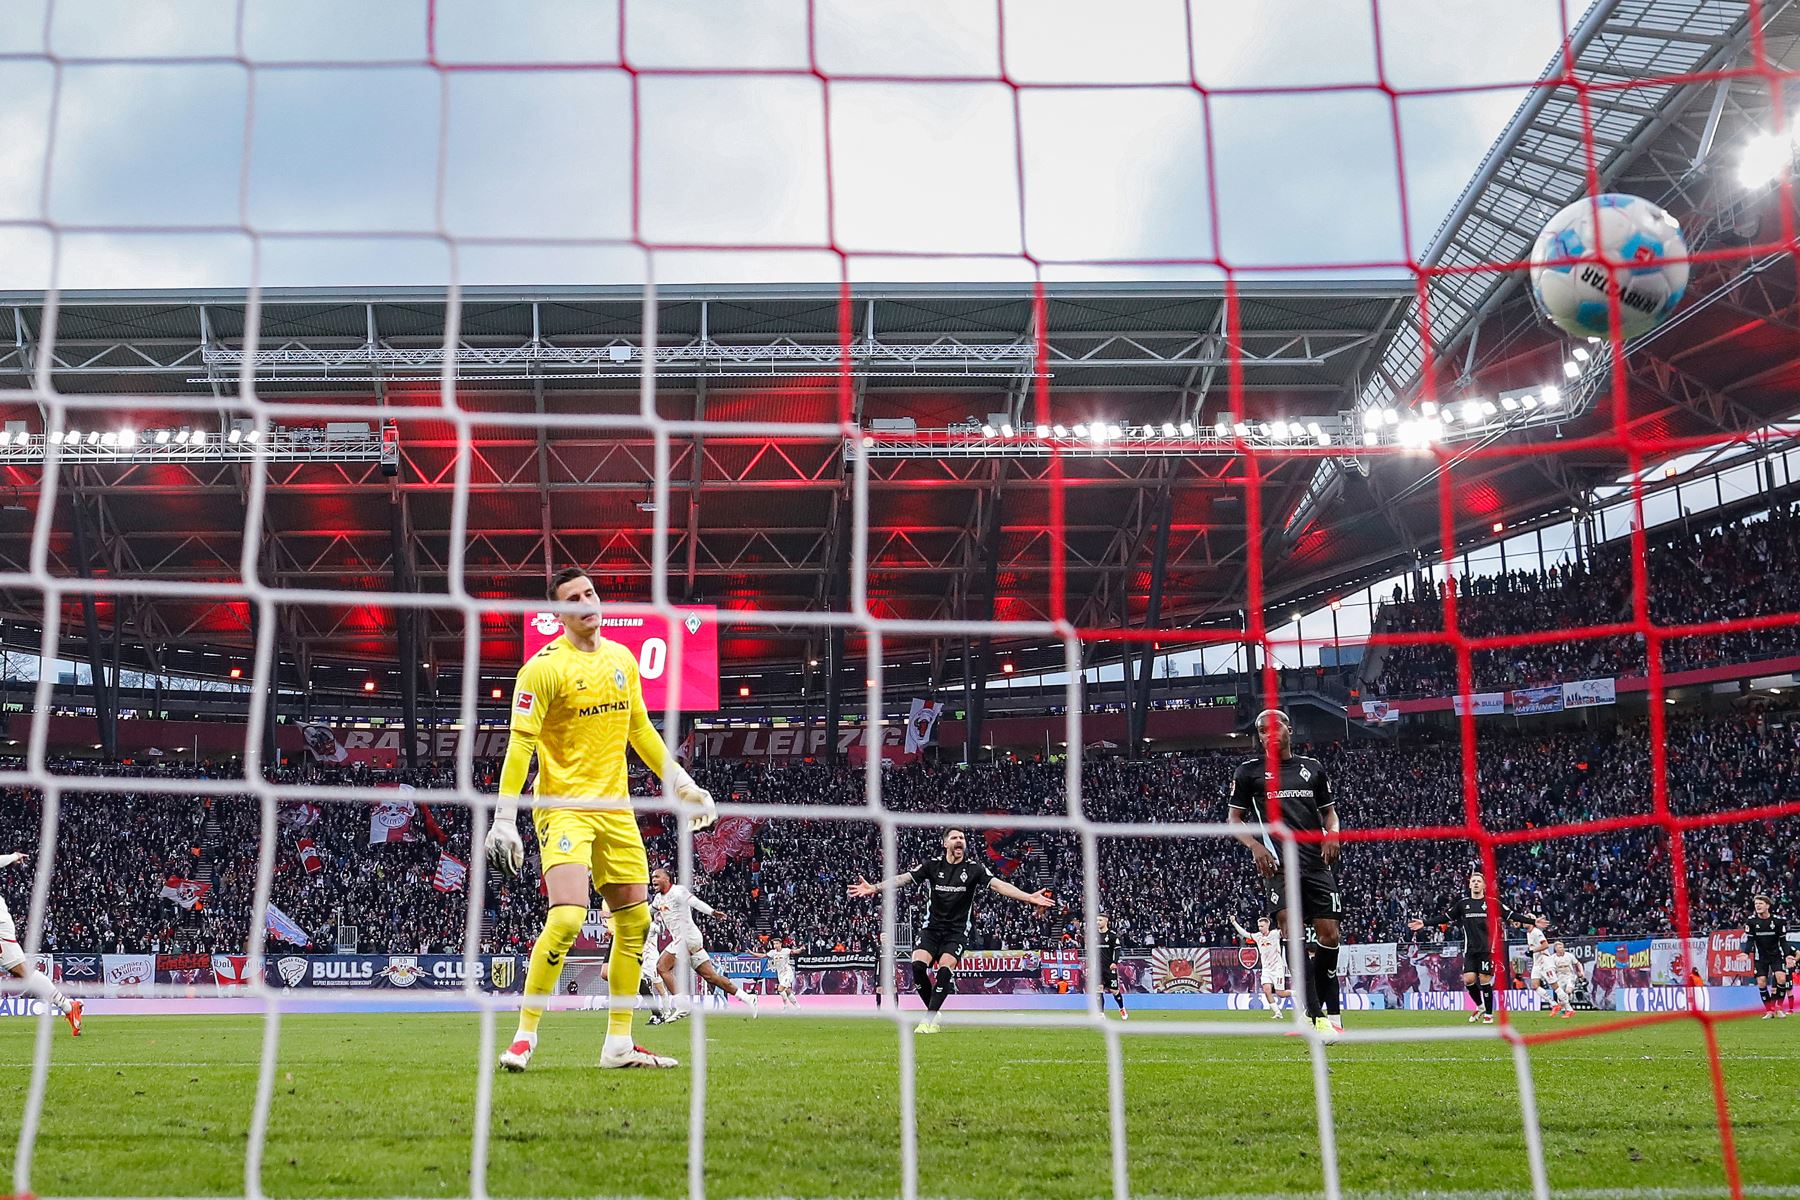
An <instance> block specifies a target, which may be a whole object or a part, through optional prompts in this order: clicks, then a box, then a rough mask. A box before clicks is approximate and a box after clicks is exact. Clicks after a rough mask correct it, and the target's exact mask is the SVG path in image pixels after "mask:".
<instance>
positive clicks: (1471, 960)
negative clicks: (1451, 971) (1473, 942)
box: [1462, 946, 1494, 975]
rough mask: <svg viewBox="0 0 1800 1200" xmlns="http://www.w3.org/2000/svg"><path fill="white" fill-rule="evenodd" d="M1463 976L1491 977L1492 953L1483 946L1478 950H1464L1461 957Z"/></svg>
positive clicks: (1492, 968) (1492, 970)
mask: <svg viewBox="0 0 1800 1200" xmlns="http://www.w3.org/2000/svg"><path fill="white" fill-rule="evenodd" d="M1462 970H1463V974H1464V975H1492V974H1493V973H1494V953H1493V951H1492V950H1491V949H1489V948H1488V947H1486V946H1484V947H1482V948H1481V949H1479V950H1464V951H1463V956H1462Z"/></svg>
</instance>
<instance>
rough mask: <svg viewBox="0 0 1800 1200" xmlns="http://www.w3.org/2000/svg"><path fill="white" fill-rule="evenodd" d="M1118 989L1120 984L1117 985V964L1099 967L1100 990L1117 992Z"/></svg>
mask: <svg viewBox="0 0 1800 1200" xmlns="http://www.w3.org/2000/svg"><path fill="white" fill-rule="evenodd" d="M1119 987H1120V984H1119V966H1118V964H1117V963H1107V964H1106V965H1105V966H1103V967H1101V968H1100V990H1101V991H1103V992H1116V991H1118V990H1119Z"/></svg>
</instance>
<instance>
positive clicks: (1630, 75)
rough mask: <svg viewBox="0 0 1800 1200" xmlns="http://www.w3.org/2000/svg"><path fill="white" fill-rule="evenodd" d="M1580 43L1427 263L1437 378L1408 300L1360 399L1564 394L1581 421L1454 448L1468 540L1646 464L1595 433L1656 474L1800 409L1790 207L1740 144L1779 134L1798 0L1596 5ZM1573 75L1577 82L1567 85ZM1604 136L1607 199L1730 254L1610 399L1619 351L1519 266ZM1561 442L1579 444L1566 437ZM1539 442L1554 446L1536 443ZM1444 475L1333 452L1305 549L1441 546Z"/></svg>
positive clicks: (1691, 292)
mask: <svg viewBox="0 0 1800 1200" xmlns="http://www.w3.org/2000/svg"><path fill="white" fill-rule="evenodd" d="M1754 18H1760V24H1756V23H1754ZM1570 49H1571V51H1572V54H1573V59H1574V67H1573V70H1572V72H1571V71H1569V70H1567V69H1566V68H1565V59H1564V56H1563V55H1562V54H1561V53H1559V54H1558V55H1557V56H1556V57H1555V58H1554V59H1553V60H1552V61H1551V63H1550V65H1549V66H1548V67H1547V68H1546V70H1545V72H1544V76H1543V79H1544V80H1545V81H1546V82H1545V83H1544V84H1543V85H1542V86H1539V87H1538V88H1536V89H1534V90H1533V92H1532V93H1531V95H1530V96H1529V97H1528V98H1527V99H1526V100H1525V102H1524V103H1523V104H1522V105H1521V106H1520V108H1519V110H1518V112H1517V113H1516V114H1515V116H1514V118H1513V120H1512V122H1511V123H1510V125H1509V126H1508V128H1507V129H1506V131H1505V132H1503V133H1502V135H1501V136H1500V138H1499V139H1498V140H1497V141H1496V143H1495V145H1494V147H1493V149H1492V150H1491V151H1490V152H1489V154H1488V157H1487V158H1486V160H1484V162H1483V164H1482V166H1481V168H1480V170H1479V171H1478V172H1477V173H1476V175H1475V177H1474V178H1473V179H1472V180H1471V181H1470V183H1469V185H1468V187H1467V188H1466V189H1465V191H1464V193H1463V196H1462V198H1461V199H1460V200H1459V202H1458V203H1457V205H1456V206H1455V207H1454V209H1453V210H1452V212H1451V214H1450V216H1449V217H1448V218H1447V219H1446V221H1445V222H1444V224H1443V226H1442V227H1441V228H1440V229H1439V231H1438V233H1437V235H1436V237H1435V238H1434V240H1433V241H1432V243H1431V246H1430V249H1429V251H1428V253H1427V254H1426V256H1425V259H1424V261H1425V263H1426V265H1427V267H1428V268H1432V269H1434V270H1435V271H1436V272H1437V273H1433V274H1431V275H1429V276H1428V296H1427V300H1428V304H1429V310H1428V311H1429V316H1430V327H1431V335H1432V342H1433V345H1432V355H1431V369H1430V370H1429V371H1427V370H1425V369H1424V366H1425V361H1426V356H1425V338H1424V336H1423V323H1422V322H1421V320H1420V316H1419V311H1418V306H1417V305H1415V306H1413V307H1412V308H1411V309H1410V310H1409V312H1408V314H1407V316H1406V317H1405V318H1404V319H1403V320H1402V322H1401V327H1400V329H1399V330H1398V331H1397V333H1396V335H1395V337H1394V338H1393V339H1392V341H1390V342H1389V344H1388V348H1387V351H1386V352H1385V354H1384V355H1383V358H1382V362H1381V365H1380V368H1379V369H1378V370H1376V371H1375V372H1373V373H1372V375H1371V378H1370V380H1369V383H1368V386H1367V387H1366V388H1365V390H1364V392H1363V394H1362V395H1361V396H1360V397H1359V400H1358V403H1359V405H1360V406H1361V407H1363V408H1365V409H1380V408H1382V407H1384V406H1394V407H1398V408H1399V409H1401V410H1402V411H1403V412H1404V411H1406V410H1408V409H1416V408H1417V407H1418V406H1419V405H1421V404H1423V403H1424V402H1425V401H1427V400H1430V401H1433V402H1435V403H1440V404H1448V403H1451V402H1458V403H1460V402H1462V401H1465V400H1467V399H1471V398H1483V399H1488V400H1492V399H1494V398H1495V397H1498V396H1501V395H1502V394H1508V393H1514V394H1516V393H1518V392H1522V391H1526V390H1529V389H1541V388H1542V387H1543V386H1545V385H1560V386H1561V388H1562V391H1563V393H1564V394H1565V396H1566V398H1567V399H1568V401H1569V402H1570V403H1569V407H1570V410H1571V412H1572V413H1573V414H1574V419H1571V420H1569V421H1566V422H1564V423H1562V424H1561V425H1560V426H1559V427H1557V428H1556V429H1554V430H1553V429H1551V428H1549V427H1542V428H1540V429H1539V430H1538V431H1536V432H1535V433H1533V434H1529V435H1520V434H1517V433H1514V434H1510V435H1508V441H1509V442H1510V444H1512V445H1515V446H1523V447H1524V448H1525V450H1526V451H1528V452H1527V453H1522V454H1519V455H1517V456H1514V457H1492V456H1486V457H1484V456H1483V455H1484V452H1488V451H1489V449H1490V447H1491V446H1492V445H1494V444H1495V442H1496V441H1497V440H1498V439H1491V440H1485V441H1479V442H1466V443H1463V444H1461V445H1459V446H1458V447H1456V453H1455V454H1454V455H1452V456H1451V457H1450V458H1449V460H1448V466H1449V472H1450V473H1449V476H1448V478H1449V479H1450V481H1451V495H1452V508H1453V523H1454V524H1455V526H1456V528H1457V531H1458V533H1459V535H1460V534H1462V533H1464V532H1474V531H1479V530H1481V529H1483V528H1484V527H1490V526H1491V523H1492V522H1504V523H1505V524H1506V525H1508V526H1509V527H1510V526H1513V525H1515V524H1517V523H1518V522H1520V521H1528V520H1531V519H1533V518H1540V517H1544V516H1546V515H1548V514H1552V513H1555V514H1561V515H1566V513H1567V511H1568V510H1569V509H1571V508H1575V509H1582V508H1585V507H1586V506H1587V505H1588V503H1589V498H1590V496H1591V495H1592V494H1593V493H1594V491H1595V490H1596V489H1599V488H1604V487H1606V486H1608V485H1612V484H1614V483H1616V482H1617V481H1618V480H1619V479H1620V478H1621V477H1622V476H1624V475H1626V474H1627V473H1628V472H1629V471H1630V470H1631V469H1632V467H1633V463H1632V460H1631V458H1630V457H1629V454H1628V452H1627V450H1626V449H1625V448H1624V446H1623V445H1614V446H1609V445H1602V444H1596V441H1597V440H1599V439H1607V438H1611V437H1614V436H1615V435H1627V434H1628V435H1630V436H1632V437H1634V438H1637V439H1642V440H1643V441H1644V442H1646V443H1649V444H1648V445H1646V446H1644V447H1643V448H1642V451H1641V452H1642V454H1643V458H1642V460H1641V461H1640V462H1639V463H1638V464H1637V465H1638V466H1639V467H1640V468H1641V467H1644V466H1653V465H1655V464H1656V463H1658V462H1659V461H1660V460H1662V459H1665V458H1671V457H1675V456H1676V454H1677V452H1679V451H1681V450H1692V449H1694V448H1696V446H1697V445H1698V444H1702V443H1705V442H1707V441H1709V440H1716V441H1728V440H1730V439H1740V440H1741V439H1742V438H1744V437H1745V435H1747V434H1751V433H1753V432H1754V431H1757V430H1760V429H1763V428H1765V427H1766V426H1768V425H1770V424H1771V423H1773V422H1784V421H1788V420H1789V419H1790V418H1793V417H1794V416H1796V409H1797V408H1800V404H1797V403H1796V402H1795V400H1794V399H1793V397H1794V394H1795V392H1794V387H1793V385H1794V383H1795V382H1800V368H1796V366H1795V362H1796V359H1795V351H1796V350H1797V349H1800V344H1797V342H1796V337H1795V334H1796V333H1800V325H1797V324H1796V322H1795V320H1794V317H1793V311H1794V307H1795V301H1796V289H1795V284H1794V260H1793V256H1792V254H1791V253H1790V252H1789V250H1788V248H1787V247H1785V246H1783V245H1781V244H1780V239H1781V237H1782V233H1781V230H1782V228H1783V220H1782V213H1781V205H1782V203H1783V200H1784V199H1786V198H1787V197H1784V195H1783V193H1782V192H1781V191H1780V190H1778V189H1777V188H1776V187H1775V186H1774V183H1773V176H1774V174H1775V172H1771V173H1770V175H1771V178H1770V182H1769V183H1767V184H1766V185H1761V186H1757V187H1750V188H1746V187H1745V186H1744V185H1743V183H1742V182H1741V181H1740V178H1739V170H1738V168H1739V163H1740V160H1741V154H1742V151H1743V148H1744V147H1745V145H1746V144H1747V143H1748V142H1750V141H1751V139H1753V138H1755V137H1756V136H1758V135H1760V134H1763V133H1766V132H1767V131H1769V130H1771V129H1772V128H1773V122H1774V116H1773V113H1772V111H1771V106H1770V99H1769V97H1770V80H1771V78H1772V77H1773V76H1776V75H1778V74H1782V73H1788V72H1793V71H1795V70H1796V69H1800V6H1797V5H1796V4H1795V3H1794V2H1793V0H1770V2H1767V3H1761V4H1752V3H1749V2H1748V0H1600V2H1598V3H1596V4H1594V5H1592V6H1591V7H1590V9H1589V10H1588V12H1587V14H1586V15H1585V16H1584V17H1583V19H1582V21H1581V22H1580V24H1579V26H1578V27H1577V28H1576V29H1575V30H1574V31H1573V32H1572V33H1571V39H1570ZM1571 74H1572V75H1573V77H1574V78H1576V79H1578V80H1579V81H1580V82H1581V84H1582V85H1583V86H1582V87H1581V88H1579V89H1578V88H1576V87H1573V86H1571V85H1570V84H1569V83H1568V82H1566V80H1567V78H1568V77H1569V76H1570V75H1571ZM1680 76H1688V77H1690V78H1687V79H1679V78H1677V77H1680ZM1557 80H1564V82H1555V81H1557ZM1786 123H1787V124H1788V126H1789V128H1792V121H1791V119H1789V120H1788V121H1787V122H1786ZM1590 134H1591V143H1592V147H1593V150H1592V160H1591V162H1592V168H1593V172H1594V175H1593V178H1594V180H1595V182H1596V183H1597V185H1598V187H1599V188H1600V189H1601V190H1605V191H1620V192H1628V193H1631V194H1634V195H1640V196H1644V197H1647V198H1649V199H1652V200H1655V201H1657V202H1658V203H1660V204H1662V205H1663V206H1664V207H1666V208H1667V209H1668V210H1669V211H1670V212H1671V213H1673V214H1674V215H1675V216H1676V217H1677V218H1678V219H1679V220H1680V221H1681V223H1682V227H1683V230H1684V232H1685V234H1686V236H1687V239H1688V242H1689V246H1690V249H1691V250H1692V251H1693V252H1695V253H1697V254H1707V255H1715V254H1716V255H1719V256H1720V257H1718V258H1716V259H1709V260H1707V261H1702V262H1698V263H1696V264H1694V271H1693V278H1692V280H1691V281H1690V284H1689V288H1688V299H1687V301H1686V303H1685V305H1684V306H1683V309H1682V310H1681V312H1679V313H1678V314H1677V315H1676V317H1675V318H1674V319H1673V320H1671V321H1670V322H1669V323H1668V324H1667V325H1665V326H1664V327H1663V328H1662V329H1660V330H1658V331H1656V332H1655V333H1654V334H1652V335H1649V336H1647V337H1645V338H1640V339H1637V340H1636V341H1634V342H1632V343H1631V344H1630V345H1629V346H1628V347H1627V350H1628V353H1627V354H1626V355H1625V357H1624V360H1623V367H1622V373H1621V374H1620V376H1619V382H1620V383H1622V385H1623V386H1622V387H1621V388H1620V389H1619V390H1618V392H1617V393H1615V392H1614V390H1613V383H1614V373H1613V358H1612V355H1611V354H1610V353H1608V352H1607V349H1606V348H1605V347H1602V346H1596V347H1581V348H1579V349H1580V350H1581V355H1580V356H1577V355H1576V354H1575V351H1576V349H1577V347H1575V346H1572V345H1571V344H1570V343H1569V342H1568V341H1567V340H1566V339H1564V338H1562V337H1561V336H1559V335H1556V334H1554V333H1553V331H1551V330H1549V329H1548V328H1547V327H1546V326H1545V325H1544V324H1543V322H1542V321H1541V319H1540V318H1539V317H1538V315H1537V314H1536V312H1535V311H1534V310H1533V308H1532V305H1531V303H1530V299H1529V296H1528V295H1527V289H1526V288H1525V287H1524V286H1523V284H1524V277H1525V273H1524V272H1523V271H1522V270H1518V269H1516V268H1512V267H1511V266H1510V264H1514V263H1519V262H1522V261H1523V260H1525V259H1526V258H1528V256H1529V254H1530V248H1531V245H1532V243H1533V241H1534V240H1535V238H1536V235H1537V232H1538V231H1539V230H1540V229H1541V228H1542V227H1543V224H1544V222H1545V221H1546V220H1548V218H1549V217H1550V216H1551V215H1553V214H1554V213H1555V212H1556V211H1558V210H1559V209H1561V208H1563V207H1564V206H1566V205H1567V204H1569V203H1572V202H1573V201H1575V200H1577V199H1580V198H1581V197H1582V196H1584V195H1586V194H1588V191H1589V161H1590V160H1589V157H1588V153H1589V152H1588V149H1587V145H1586V142H1585V141H1584V139H1586V138H1588V137H1589V136H1590ZM1590 355H1591V356H1590ZM1580 357H1585V362H1584V361H1578V358H1580ZM1570 364H1572V365H1570ZM1571 372H1572V373H1574V375H1575V377H1574V378H1572V379H1571V378H1569V377H1568V374H1569V373H1571ZM1621 404H1622V406H1623V407H1622V408H1621V407H1620V405H1621ZM1559 440H1560V441H1565V442H1574V443H1575V444H1576V445H1577V446H1578V447H1579V448H1578V449H1575V450H1573V451H1569V450H1562V449H1559V448H1558V447H1557V446H1556V445H1555V443H1556V442H1557V441H1559ZM1657 443H1666V446H1667V450H1666V452H1664V451H1662V450H1660V449H1659V448H1658V445H1657ZM1536 445H1542V447H1543V450H1544V451H1545V452H1544V453H1530V452H1529V450H1530V448H1531V447H1533V446H1536ZM1352 466H1354V467H1356V468H1360V471H1358V470H1355V469H1352ZM1362 474H1366V475H1367V478H1366V480H1365V479H1363V478H1360V477H1359V476H1360V475H1362ZM1440 476H1441V473H1440V472H1439V471H1436V470H1428V471H1424V472H1422V471H1421V470H1420V469H1419V466H1418V464H1417V463H1416V462H1409V461H1406V460H1404V459H1401V458H1394V457H1387V458H1374V459H1364V460H1362V461H1360V462H1357V463H1354V464H1351V463H1348V462H1337V461H1334V462H1331V463H1327V464H1324V465H1322V466H1321V467H1320V468H1319V469H1318V470H1317V471H1316V473H1315V477H1314V480H1313V483H1312V485H1311V487H1310V489H1309V492H1308V495H1307V498H1306V499H1305V500H1304V501H1302V503H1301V504H1300V505H1298V506H1297V507H1296V509H1295V510H1294V511H1293V513H1292V514H1290V517H1289V520H1288V526H1289V537H1290V540H1292V541H1294V542H1296V543H1297V544H1299V545H1301V546H1304V545H1307V544H1309V543H1316V542H1322V541H1332V542H1340V541H1342V540H1345V539H1348V540H1362V541H1364V542H1365V543H1366V544H1368V545H1369V546H1371V547H1378V546H1379V545H1381V544H1383V543H1384V542H1387V541H1398V542H1399V543H1400V544H1402V545H1404V546H1407V547H1409V548H1415V549H1417V550H1418V551H1419V552H1420V553H1423V554H1426V555H1431V554H1433V553H1434V552H1436V551H1437V550H1438V549H1439V548H1440V545H1441V541H1440V538H1439V534H1438V529H1439V503H1438V502H1439V497H1438V494H1437V488H1436V487H1435V486H1433V485H1434V484H1435V483H1436V482H1437V481H1438V479H1439V478H1440ZM1346 497H1347V498H1346ZM1326 528H1329V529H1330V531H1331V537H1330V538H1326V537H1325V536H1324V534H1323V532H1322V531H1323V530H1325V529H1326Z"/></svg>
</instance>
